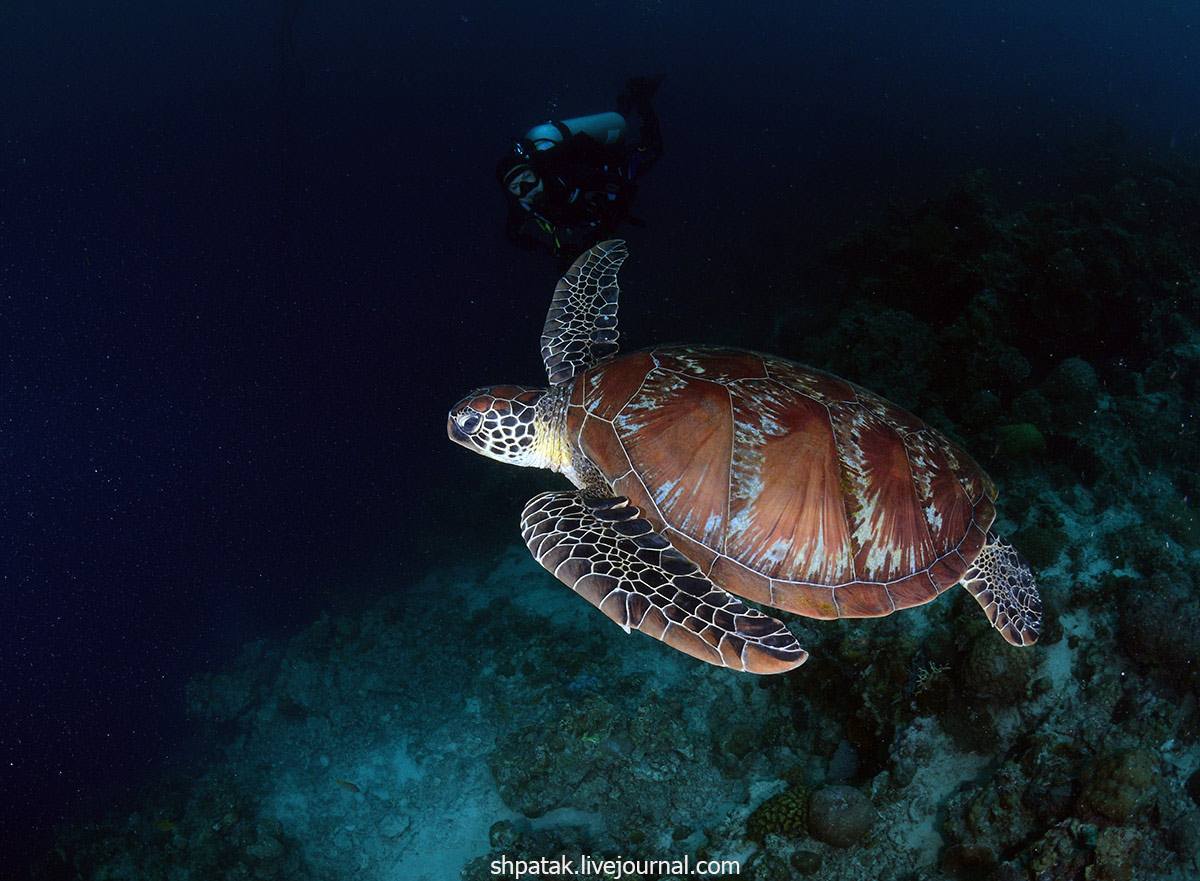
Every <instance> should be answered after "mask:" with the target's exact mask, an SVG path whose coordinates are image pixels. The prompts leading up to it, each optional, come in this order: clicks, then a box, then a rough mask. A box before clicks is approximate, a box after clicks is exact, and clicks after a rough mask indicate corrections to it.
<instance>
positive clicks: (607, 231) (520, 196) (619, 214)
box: [496, 76, 663, 259]
mask: <svg viewBox="0 0 1200 881" xmlns="http://www.w3.org/2000/svg"><path fill="white" fill-rule="evenodd" d="M662 80H663V77H662V76H655V77H633V78H632V79H630V80H629V81H628V82H626V83H625V87H624V88H623V89H622V90H621V94H620V95H618V96H617V111H616V112H615V113H614V112H612V111H609V112H607V113H597V114H594V115H592V116H581V117H577V118H574V119H564V120H561V121H558V122H545V123H542V124H541V125H536V126H534V127H533V128H531V129H530V130H529V131H528V132H526V133H525V136H524V137H522V138H519V139H517V140H516V141H514V143H513V149H512V152H511V153H510V154H509V155H507V156H505V157H504V158H503V159H501V160H500V163H499V164H498V165H497V166H496V179H497V180H498V181H499V182H500V186H501V187H502V188H503V189H504V195H505V200H506V201H507V203H508V219H507V221H506V223H505V227H504V232H505V235H506V236H507V237H508V240H509V241H510V242H512V243H513V244H514V245H516V246H517V247H520V248H526V249H529V250H534V249H538V248H543V249H545V250H547V251H549V252H550V253H551V254H553V255H555V256H556V257H563V258H566V259H573V258H575V257H577V256H578V255H579V254H582V253H583V252H584V251H586V250H587V249H588V248H590V247H591V246H592V245H594V244H596V243H597V242H599V241H601V240H602V239H605V238H608V237H610V236H611V235H612V233H613V230H614V229H615V228H616V226H617V224H618V223H620V222H621V221H622V220H628V221H629V222H631V223H634V224H640V221H637V220H635V219H634V218H631V217H629V206H630V205H631V204H632V203H633V197H634V195H635V194H636V193H637V184H636V183H634V180H635V179H636V178H638V177H640V176H641V175H643V174H645V173H646V172H647V171H649V170H650V168H651V167H652V166H653V165H654V163H655V162H657V161H658V157H659V156H660V155H661V154H662V134H661V132H660V131H659V127H658V117H657V116H656V115H655V113H654V107H653V106H652V105H651V103H650V100H651V98H653V97H654V93H655V92H656V91H657V90H658V86H659V84H660V83H661V82H662Z"/></svg>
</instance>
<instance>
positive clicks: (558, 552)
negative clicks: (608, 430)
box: [521, 492, 808, 673]
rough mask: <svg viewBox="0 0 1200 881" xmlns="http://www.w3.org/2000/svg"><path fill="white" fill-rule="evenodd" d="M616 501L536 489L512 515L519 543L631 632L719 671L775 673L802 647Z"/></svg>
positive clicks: (793, 663) (800, 655)
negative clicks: (538, 492)
mask: <svg viewBox="0 0 1200 881" xmlns="http://www.w3.org/2000/svg"><path fill="white" fill-rule="evenodd" d="M639 513H640V512H639V511H638V509H637V508H635V507H634V506H632V505H630V504H629V503H628V501H627V500H626V499H623V498H601V499H596V498H587V497H585V496H583V495H582V494H580V493H577V492H551V493H542V494H541V495H539V496H535V497H534V498H532V499H530V501H529V504H527V505H526V506H525V511H524V512H523V513H522V514H521V535H522V536H523V537H524V539H525V544H526V545H528V547H529V550H530V551H531V552H532V553H533V556H534V558H535V559H536V560H537V561H538V562H539V563H541V564H542V565H543V566H544V567H545V568H546V569H547V570H548V571H549V572H551V573H552V574H553V575H554V576H555V577H556V578H558V579H559V580H560V581H562V582H563V583H564V584H565V585H567V586H568V587H570V588H571V589H572V590H574V591H575V592H576V593H577V594H579V595H580V596H582V597H583V598H584V599H586V600H587V601H588V602H590V603H591V604H592V605H593V606H596V607H597V608H598V609H600V611H602V612H604V614H606V615H608V617H609V618H611V619H612V620H613V621H615V622H617V624H619V625H621V627H622V628H624V630H625V632H626V633H628V632H629V630H630V629H631V628H633V629H635V630H640V631H642V633H646V634H649V635H650V636H653V637H654V638H655V639H660V640H662V641H663V642H665V643H667V644H668V645H670V646H672V647H673V648H676V649H679V650H680V651H681V652H686V653H687V654H689V655H692V656H693V657H696V658H699V659H700V660H702V661H707V662H708V663H710V664H715V665H716V666H718V667H731V668H733V669H734V670H744V671H746V672H747V673H782V672H784V671H786V670H790V669H792V668H793V667H797V666H799V665H800V664H803V663H804V661H805V659H806V658H807V657H808V652H806V651H804V649H802V648H800V645H799V644H798V643H797V642H796V638H795V637H794V636H792V634H791V633H789V632H788V629H787V628H786V627H784V626H783V624H782V623H780V622H779V621H776V620H775V619H774V618H770V617H768V616H766V615H764V614H763V613H762V612H759V611H758V610H756V609H752V608H750V607H749V606H747V605H746V604H745V603H743V602H742V601H741V600H740V599H738V598H737V597H735V596H733V594H730V593H727V592H726V591H724V590H721V588H719V587H717V586H716V585H715V584H713V583H712V582H711V581H709V580H708V579H707V578H705V577H704V575H703V574H702V573H701V571H700V569H699V567H697V566H696V564H695V563H693V562H691V561H690V560H689V559H688V558H687V557H685V556H683V554H681V553H679V551H677V550H675V549H674V548H673V547H671V545H670V543H669V542H668V541H667V540H666V539H665V538H663V537H662V536H660V535H659V534H658V533H657V532H655V531H654V529H653V527H652V526H651V525H650V523H649V522H648V521H646V520H644V519H642V518H641V517H639V516H638V515H639Z"/></svg>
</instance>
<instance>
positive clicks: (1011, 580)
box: [962, 532, 1042, 645]
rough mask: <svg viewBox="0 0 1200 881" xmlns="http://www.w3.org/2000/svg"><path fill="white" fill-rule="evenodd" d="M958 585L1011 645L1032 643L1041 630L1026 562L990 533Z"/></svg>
mask: <svg viewBox="0 0 1200 881" xmlns="http://www.w3.org/2000/svg"><path fill="white" fill-rule="evenodd" d="M962 585H963V587H965V588H966V589H967V590H969V591H970V592H971V596H973V597H975V600H976V601H977V602H978V603H979V605H981V606H983V611H984V612H985V613H986V614H987V616H988V620H989V621H991V622H992V626H993V627H995V628H996V629H997V630H999V631H1000V633H1001V635H1002V636H1003V637H1004V638H1005V639H1007V640H1008V641H1009V642H1011V643H1012V644H1013V645H1033V644H1034V643H1035V642H1037V640H1038V637H1039V636H1040V635H1041V633H1042V598H1041V596H1040V595H1039V594H1038V589H1037V584H1036V583H1035V582H1034V580H1033V573H1032V572H1031V571H1030V570H1029V564H1028V563H1026V562H1025V558H1024V557H1022V556H1021V554H1020V553H1019V552H1018V551H1017V549H1016V548H1014V547H1013V546H1012V545H1010V544H1009V543H1008V542H1006V541H1005V540H1004V539H1002V538H1001V537H1000V536H998V535H996V533H994V532H989V533H988V534H987V542H986V543H985V544H984V546H983V550H981V551H980V552H979V556H978V557H976V558H975V562H974V563H972V564H971V566H970V567H969V568H968V569H967V571H966V572H965V573H964V574H963V577H962Z"/></svg>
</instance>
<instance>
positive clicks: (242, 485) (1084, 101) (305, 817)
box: [0, 0, 1200, 881]
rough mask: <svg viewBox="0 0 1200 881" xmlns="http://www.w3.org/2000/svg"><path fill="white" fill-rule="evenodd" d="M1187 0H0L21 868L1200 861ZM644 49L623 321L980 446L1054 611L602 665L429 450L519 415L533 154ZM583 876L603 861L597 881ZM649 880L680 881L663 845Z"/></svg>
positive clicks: (921, 617) (926, 613)
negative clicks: (745, 353) (742, 667)
mask: <svg viewBox="0 0 1200 881" xmlns="http://www.w3.org/2000/svg"><path fill="white" fill-rule="evenodd" d="M1198 36H1200V7H1197V6H1195V5H1193V4H1183V3H1169V2H1150V3H1139V4H1114V3H1082V2H1073V3H1046V2H1040V3H1031V2H1025V3H1003V4H993V5H988V6H987V7H986V8H976V7H975V6H974V5H965V4H949V3H941V2H916V3H895V2H863V3H857V4H792V3H779V2H773V3H748V4H737V5H730V4H716V3H687V4H683V3H672V2H666V0H662V2H649V0H643V2H624V0H617V2H605V3H574V4H562V3H549V2H536V3H535V2H516V3H509V4H498V3H484V2H462V3H414V2H409V3H397V2H382V0H342V2H337V3H334V2H328V0H303V2H301V0H280V2H271V3H262V4H246V3H233V2H227V0H226V2H220V0H218V2H207V3H170V4H164V3H151V2H146V0H132V2H127V3H123V4H119V5H117V4H103V3H89V2H63V0H44V2H32V0H0V82H3V83H4V87H3V88H2V89H0V319H2V320H0V328H2V330H0V333H2V334H3V339H4V345H3V360H2V362H0V364H2V368H0V419H2V422H0V517H2V518H3V535H2V536H0V538H2V540H0V697H2V698H3V700H2V702H0V707H2V708H0V851H2V852H0V874H3V875H5V876H11V877H16V878H27V877H30V873H31V871H32V872H33V875H34V877H38V878H44V879H51V878H53V879H59V878H86V879H91V878H168V877H170V878H265V879H271V878H295V879H302V878H314V879H341V878H350V877H354V878H363V879H414V881H419V879H435V881H436V879H453V878H458V877H465V878H470V879H475V878H479V879H483V878H489V877H502V875H497V874H494V873H492V871H491V863H492V861H493V860H497V859H499V858H500V857H502V856H508V857H510V858H513V859H517V858H522V859H528V860H534V859H540V858H543V857H546V858H551V857H555V856H561V855H564V854H565V855H569V856H571V857H572V858H575V857H577V856H579V855H590V856H594V857H596V858H597V859H600V858H604V857H618V856H620V857H625V858H630V859H634V858H637V859H642V860H649V859H675V860H679V859H683V858H684V857H685V856H687V857H688V858H689V859H690V860H691V861H692V866H693V867H694V866H695V863H696V861H697V860H699V859H717V860H722V859H729V860H737V861H738V862H739V865H740V866H741V877H747V878H754V879H763V881H766V879H785V878H793V877H806V878H815V879H833V878H839V879H860V878H861V879H867V878H884V879H897V881H899V879H927V878H928V879H934V878H942V877H947V878H964V879H999V881H1015V879H1090V881H1127V879H1132V878H1137V879H1159V878H1162V879H1187V878H1195V877H1200V864H1198V862H1197V860H1198V858H1200V807H1198V802H1200V777H1198V776H1197V771H1198V769H1200V746H1198V745H1197V741H1198V739H1200V712H1198V711H1197V703H1196V696H1197V691H1198V690H1200V668H1198V667H1197V660H1198V658H1200V636H1198V630H1197V627H1196V621H1197V618H1198V616H1200V592H1198V590H1197V587H1196V584H1197V580H1198V579H1200V514H1198V512H1197V504H1196V500H1197V498H1198V491H1200V476H1198V470H1197V469H1198V465H1200V439H1198V437H1197V421H1196V405H1197V401H1198V400H1200V389H1198V385H1200V335H1198V334H1200V331H1198V330H1197V328H1198V326H1200V122H1198V120H1200V91H1198V88H1197V83H1198V82H1200V57H1198V52H1197V46H1198V45H1200V43H1198V42H1197V37H1198ZM656 73H665V74H666V79H665V81H664V83H663V85H662V87H661V88H660V89H659V91H658V94H657V96H656V97H655V106H656V108H657V112H658V115H659V118H660V120H661V123H662V128H663V137H664V141H665V152H664V154H663V157H662V159H661V160H660V161H659V163H658V164H657V166H656V167H655V168H654V169H653V171H652V172H651V173H650V174H648V175H647V176H646V177H645V178H644V179H643V180H642V181H640V190H639V194H638V197H637V202H636V205H635V208H634V213H635V214H636V215H637V216H638V217H639V218H641V219H642V220H644V221H645V225H644V226H633V225H626V226H624V227H622V228H621V230H620V234H621V235H622V237H624V238H625V239H626V240H627V241H628V243H629V248H630V254H631V256H630V259H629V260H628V261H627V263H626V265H625V267H624V269H623V270H622V274H621V285H622V308H621V329H622V332H623V334H624V338H623V343H624V345H625V346H626V347H627V348H629V349H633V348H638V347H641V346H645V345H650V344H654V343H658V342H665V341H687V342H706V343H725V344H732V345H738V346H744V347H747V348H754V349H761V350H765V351H772V352H775V353H777V354H780V355H783V356H785V357H790V358H793V359H796V360H801V361H803V362H805V363H809V364H812V365H814V366H817V367H820V368H823V369H828V370H830V371H832V372H834V373H837V374H839V375H841V376H844V377H845V378H847V379H850V380H852V381H854V382H856V383H859V384H861V385H864V386H867V387H868V388H871V389H873V390H874V391H877V392H879V393H881V394H883V395H885V396H886V397H888V398H890V399H892V400H894V401H896V402H897V403H898V404H900V405H902V406H904V407H907V408H908V409H910V410H912V411H913V412H915V413H916V414H917V415H919V416H921V417H922V418H923V419H925V420H927V421H929V422H930V423H931V424H933V425H934V426H936V427H938V428H940V429H942V430H944V431H946V432H948V433H949V434H950V435H951V436H952V437H955V438H957V439H959V440H960V441H961V442H962V444H963V445H964V447H965V448H966V449H968V450H970V451H971V452H972V454H973V455H974V456H975V457H976V458H977V459H978V460H979V461H980V463H981V464H982V465H983V467H984V468H985V469H987V470H988V471H989V472H990V473H991V475H992V476H993V478H994V479H995V480H996V482H997V484H998V486H999V489H1000V498H999V501H998V510H999V520H998V523H999V525H1000V526H1001V527H1002V531H1003V532H1004V533H1005V534H1006V535H1007V537H1008V538H1010V539H1011V540H1012V541H1013V542H1014V544H1015V545H1016V546H1017V547H1018V548H1020V549H1021V550H1022V552H1023V553H1024V554H1025V555H1026V556H1027V558H1028V559H1029V561H1030V563H1031V564H1032V565H1033V567H1034V570H1035V572H1036V573H1037V576H1038V580H1039V585H1040V587H1041V590H1042V595H1043V600H1044V603H1045V606H1046V626H1045V632H1044V634H1043V637H1042V640H1041V642H1040V643H1039V645H1038V646H1037V647H1036V648H1033V649H1026V650H1020V651H1018V650H1015V649H1010V648H1009V647H1008V646H1007V645H1006V644H1005V643H1003V641H1002V640H1001V639H1000V638H999V637H998V636H997V635H996V634H995V633H994V632H993V631H992V630H991V629H990V628H988V626H987V623H986V621H984V620H983V618H982V616H980V615H979V613H978V609H977V608H975V604H974V602H973V601H972V600H971V599H970V598H969V597H968V596H967V594H966V592H965V591H953V592H952V593H951V594H950V595H948V596H947V597H945V598H943V599H941V600H939V601H937V602H935V603H932V604H930V605H927V606H923V607H921V608H920V609H914V610H911V611H907V612H905V613H903V614H901V615H897V616H892V617H889V618H883V619H874V620H866V621H835V622H818V621H812V620H806V619H798V618H790V617H789V618H788V619H787V620H788V623H789V626H790V627H791V629H792V630H793V631H794V632H795V633H796V634H797V636H798V637H799V638H800V641H801V644H802V645H804V646H805V647H806V648H807V649H808V650H809V651H810V652H811V654H812V657H811V659H810V660H809V661H808V663H806V664H805V665H803V666H801V667H800V668H798V669H797V670H796V671H794V672H792V673H789V674H787V675H786V676H779V677H773V678H766V679H756V678H753V677H749V676H745V675H739V674H733V673H729V672H725V671H722V670H718V669H714V668H710V667H708V666H706V665H703V664H701V663H699V662H696V661H693V660H691V659H690V658H687V657H685V656H683V655H680V654H678V653H676V652H674V651H672V650H670V649H669V648H667V647H665V646H663V645H661V644H659V643H657V642H654V641H652V640H649V639H644V638H642V637H640V636H632V637H626V636H625V635H624V634H623V633H621V632H620V630H619V629H617V628H616V627H614V626H613V625H612V624H611V623H609V622H608V621H607V620H605V619H604V617H603V616H602V615H600V614H599V613H598V612H597V611H596V610H594V609H593V608H591V607H590V606H589V605H588V604H586V603H585V602H583V601H582V600H581V599H580V598H579V597H577V596H575V595H574V594H573V593H572V592H571V591H570V590H568V589H567V588H565V587H564V586H563V585H561V584H559V583H558V582H557V581H555V580H554V579H553V578H552V577H551V576H550V575H548V574H547V573H545V572H544V571H543V570H542V569H541V568H540V567H538V566H537V565H536V563H535V562H534V561H533V560H532V559H531V558H530V556H529V554H528V552H527V551H526V550H525V548H524V546H523V545H522V544H521V542H520V536H519V533H518V529H517V520H518V517H519V514H520V510H521V507H522V506H523V504H524V503H525V501H526V500H527V499H528V498H529V497H531V496H532V495H534V494H535V493H537V492H540V491H543V490H545V489H550V488H562V487H563V481H562V479H561V478H559V477H556V476H554V475H550V474H548V473H545V472H525V471H519V470H516V469H509V468H503V467H501V466H500V465H498V464H497V463H494V462H487V461H485V460H484V459H482V458H480V457H474V456H469V455H467V454H466V453H465V452H464V451H462V450H460V449H458V448H456V447H455V446H453V445H452V444H450V443H448V442H447V440H446V436H445V418H446V411H447V409H448V408H449V407H450V406H451V405H452V404H453V403H454V401H456V400H458V399H459V397H460V396H461V395H463V394H464V393H466V392H467V391H468V390H470V389H471V388H474V387H477V386H479V385H482V384H485V383H498V382H518V383H523V384H527V385H541V384H542V378H543V376H544V371H543V367H542V363H541V359H540V356H539V351H538V338H539V334H540V333H541V327H542V321H543V319H544V316H545V311H546V307H547V305H548V302H549V298H550V295H551V292H552V291H553V287H554V284H555V282H556V280H557V278H558V275H559V273H560V271H561V268H562V267H561V264H559V263H558V261H556V260H555V259H554V258H552V257H549V256H546V255H541V254H536V253H529V252H525V251H520V250H518V249H515V248H513V247H512V246H511V245H510V244H509V243H508V242H507V241H506V240H505V237H504V232H503V219H504V202H503V198H502V196H501V193H500V191H499V188H498V187H497V184H496V180H495V178H494V176H493V169H494V167H495V164H496V161H497V159H499V158H500V157H501V156H502V155H503V154H504V153H505V152H506V151H507V150H508V149H509V146H510V139H511V138H512V137H514V136H517V135H520V134H521V133H522V132H524V131H525V130H526V129H527V128H528V127H529V126H531V125H533V124H535V123H537V122H541V121H544V120H546V119H549V118H561V117H569V116H577V115H581V114H587V113H593V112H598V111H602V110H608V109H612V107H613V103H614V99H615V95H616V93H617V91H618V90H619V88H620V86H621V84H622V83H623V82H624V81H625V79H626V78H627V77H629V76H632V75H637V74H656ZM595 877H601V876H600V875H596V876H595ZM642 877H646V878H660V877H661V878H675V877H685V876H683V875H678V874H671V872H669V871H666V870H661V871H660V870H658V869H655V870H654V871H651V872H647V873H644V874H643V875H642Z"/></svg>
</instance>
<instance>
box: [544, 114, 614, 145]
mask: <svg viewBox="0 0 1200 881" xmlns="http://www.w3.org/2000/svg"><path fill="white" fill-rule="evenodd" d="M581 133H582V134H585V135H587V136H588V137H590V138H591V139H592V140H595V141H599V142H600V143H601V144H617V143H620V142H621V141H622V140H624V138H625V117H623V116H622V115H621V114H619V113H614V112H613V111H611V110H610V111H608V112H607V113H593V114H592V115H591V116H576V117H575V118H574V119H563V120H559V121H556V122H543V123H542V124H541V125H535V126H534V127H533V128H531V129H530V130H529V131H527V132H525V137H524V138H522V141H524V142H526V143H528V144H532V146H533V149H534V150H549V149H550V148H551V147H556V146H558V145H559V144H561V143H562V142H563V141H565V140H567V139H568V138H570V137H571V136H572V135H578V134H581Z"/></svg>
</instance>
